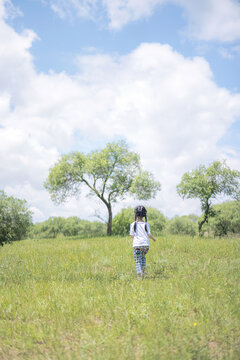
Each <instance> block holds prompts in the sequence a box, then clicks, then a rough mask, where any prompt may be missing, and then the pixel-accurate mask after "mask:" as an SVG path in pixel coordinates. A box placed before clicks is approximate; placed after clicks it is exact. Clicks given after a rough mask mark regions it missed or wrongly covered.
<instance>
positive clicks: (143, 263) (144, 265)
mask: <svg viewBox="0 0 240 360" xmlns="http://www.w3.org/2000/svg"><path fill="white" fill-rule="evenodd" d="M148 250H149V248H145V249H143V251H142V263H141V267H142V272H143V276H144V272H145V268H146V254H147V252H148Z"/></svg>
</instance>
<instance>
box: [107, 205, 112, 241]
mask: <svg viewBox="0 0 240 360" xmlns="http://www.w3.org/2000/svg"><path fill="white" fill-rule="evenodd" d="M107 208H108V225H107V235H108V236H111V235H112V207H111V204H108V205H107Z"/></svg>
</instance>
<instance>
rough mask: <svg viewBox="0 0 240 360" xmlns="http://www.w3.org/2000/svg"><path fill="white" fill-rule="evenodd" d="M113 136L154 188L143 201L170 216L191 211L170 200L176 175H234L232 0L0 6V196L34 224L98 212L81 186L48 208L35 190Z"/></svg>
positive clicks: (236, 20)
mask: <svg viewBox="0 0 240 360" xmlns="http://www.w3.org/2000/svg"><path fill="white" fill-rule="evenodd" d="M118 139H125V140H126V141H127V142H128V144H129V145H130V148H131V149H132V150H133V151H136V152H138V153H139V154H140V156H141V160H142V165H143V167H144V168H145V169H147V170H149V171H151V172H153V174H154V176H155V178H156V179H158V180H159V181H160V182H161V184H162V191H161V192H160V193H159V195H158V196H157V198H156V199H155V200H152V201H148V202H147V203H146V205H147V206H149V205H151V206H154V207H156V208H158V209H160V210H161V211H163V213H164V214H165V215H167V216H169V217H171V216H173V215H174V214H178V215H182V214H189V213H192V212H194V213H200V206H199V202H198V201H192V200H185V201H183V200H181V199H180V198H179V197H178V196H177V194H176V184H178V183H179V181H180V179H181V177H182V175H183V174H184V172H186V171H189V170H191V169H193V168H194V167H196V166H198V165H200V164H206V165H207V164H209V163H210V162H211V161H213V160H216V159H226V160H227V162H228V164H229V165H230V166H231V167H232V168H235V169H240V158H239V155H240V2H239V1H238V0H202V1H192V0H21V1H20V0H11V1H10V0H0V157H1V158H0V174H1V176H0V189H3V190H4V191H5V192H6V193H7V194H9V195H14V196H16V197H18V198H23V199H26V200H27V201H28V203H29V207H30V208H31V210H32V211H33V213H34V221H43V220H45V219H47V218H48V217H49V216H64V217H67V216H73V215H77V216H79V217H81V218H87V219H90V220H94V213H95V211H97V212H99V213H100V214H101V215H102V216H105V214H106V212H105V209H104V206H103V205H101V204H99V203H96V202H95V201H93V200H90V199H89V198H86V197H85V194H86V190H85V189H84V188H83V192H82V196H81V197H80V198H79V199H69V201H68V202H67V203H65V204H62V205H61V206H55V205H54V204H53V203H52V202H51V200H50V197H49V194H48V193H47V191H46V190H45V189H44V188H43V182H44V181H45V179H46V177H47V175H48V171H49V167H50V166H52V165H53V164H54V163H55V162H56V160H57V159H58V158H59V156H60V155H61V154H63V153H68V152H70V151H72V150H75V151H76V150H78V151H82V152H89V151H91V150H96V149H101V148H103V147H104V146H105V144H106V143H107V142H109V141H114V140H118ZM129 205H133V206H134V205H136V202H135V201H133V200H132V199H131V198H127V199H126V200H125V201H124V202H121V203H118V204H116V206H115V207H114V213H116V212H117V211H119V209H120V208H122V207H126V206H129Z"/></svg>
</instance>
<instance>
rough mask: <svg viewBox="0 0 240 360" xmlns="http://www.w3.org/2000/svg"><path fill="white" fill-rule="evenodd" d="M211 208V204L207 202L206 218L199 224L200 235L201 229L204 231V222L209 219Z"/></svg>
mask: <svg viewBox="0 0 240 360" xmlns="http://www.w3.org/2000/svg"><path fill="white" fill-rule="evenodd" d="M209 210H210V204H209V203H208V202H207V205H206V210H205V212H204V218H203V220H202V221H201V222H200V223H199V224H198V234H199V235H201V231H202V227H203V224H205V222H207V221H208V214H209Z"/></svg>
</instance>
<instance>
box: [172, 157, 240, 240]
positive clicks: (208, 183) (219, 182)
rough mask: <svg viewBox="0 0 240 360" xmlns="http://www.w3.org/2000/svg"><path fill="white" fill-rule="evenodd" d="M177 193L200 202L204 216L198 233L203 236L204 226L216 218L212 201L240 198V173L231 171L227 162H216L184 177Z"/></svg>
mask: <svg viewBox="0 0 240 360" xmlns="http://www.w3.org/2000/svg"><path fill="white" fill-rule="evenodd" d="M177 192H178V194H179V195H180V196H181V197H182V198H183V199H185V198H186V199H199V200H200V202H201V208H202V211H203V216H202V217H201V218H200V220H199V223H198V231H199V234H201V230H202V226H203V224H204V223H205V222H208V219H209V217H210V216H214V209H213V207H212V200H214V199H216V198H217V197H218V196H219V195H225V196H229V197H232V198H235V199H239V198H240V171H237V170H232V169H230V168H229V167H228V166H227V165H226V162H225V161H214V162H213V163H211V164H210V165H209V166H208V167H206V166H204V165H200V166H199V167H198V168H196V169H195V170H192V171H191V172H188V173H185V174H184V175H183V177H182V180H181V182H180V184H178V185H177Z"/></svg>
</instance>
